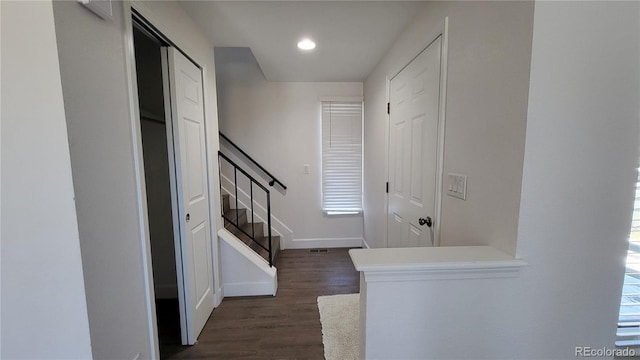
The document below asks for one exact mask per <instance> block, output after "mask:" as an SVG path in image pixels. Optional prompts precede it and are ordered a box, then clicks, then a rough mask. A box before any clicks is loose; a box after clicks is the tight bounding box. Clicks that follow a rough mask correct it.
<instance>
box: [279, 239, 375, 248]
mask: <svg viewBox="0 0 640 360" xmlns="http://www.w3.org/2000/svg"><path fill="white" fill-rule="evenodd" d="M363 240H364V239H363V238H361V237H359V238H320V239H293V240H292V241H291V244H287V249H315V248H345V247H348V248H351V247H361V246H362V241H363Z"/></svg>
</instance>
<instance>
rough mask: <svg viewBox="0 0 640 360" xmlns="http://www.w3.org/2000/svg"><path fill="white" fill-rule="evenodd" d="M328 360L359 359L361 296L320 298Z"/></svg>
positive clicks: (348, 295) (319, 307)
mask: <svg viewBox="0 0 640 360" xmlns="http://www.w3.org/2000/svg"><path fill="white" fill-rule="evenodd" d="M318 309H319V310H320V323H321V324H322V344H323V345H324V358H325V359H327V360H356V359H358V338H359V336H360V335H359V324H360V294H346V295H331V296H318Z"/></svg>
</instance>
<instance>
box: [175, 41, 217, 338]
mask: <svg viewBox="0 0 640 360" xmlns="http://www.w3.org/2000/svg"><path fill="white" fill-rule="evenodd" d="M163 60H164V61H163V62H164V64H166V66H167V67H168V70H169V71H168V82H166V83H167V84H168V87H169V91H168V93H169V94H170V99H169V100H170V101H169V104H170V107H171V118H172V121H171V124H172V126H171V134H170V135H171V138H172V139H173V148H174V150H175V151H174V153H175V156H174V158H173V164H174V168H175V176H174V178H173V180H174V181H175V184H176V186H175V188H176V189H177V194H176V195H177V203H178V209H177V210H178V214H177V216H174V217H175V218H176V219H177V221H174V222H175V223H176V225H177V228H178V229H179V230H178V231H179V234H178V236H177V237H176V239H177V241H176V264H177V266H176V267H177V270H178V276H177V278H178V300H179V303H180V328H181V333H182V343H183V344H185V345H192V344H195V342H196V340H197V338H198V335H199V334H200V332H201V331H202V328H203V327H204V324H205V323H206V322H207V319H208V318H209V316H210V315H211V312H212V311H213V307H214V299H213V268H212V253H211V233H210V229H211V226H210V225H211V224H210V216H209V215H210V214H209V199H208V189H207V183H208V180H207V167H206V147H205V126H204V102H203V89H202V71H201V70H200V68H198V67H197V66H196V65H195V64H193V63H192V62H191V61H189V59H187V58H186V57H185V56H184V55H182V54H181V53H180V52H179V51H177V50H176V49H174V48H171V47H169V48H167V53H166V54H164V56H163Z"/></svg>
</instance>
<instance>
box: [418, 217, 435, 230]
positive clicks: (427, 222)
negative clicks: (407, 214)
mask: <svg viewBox="0 0 640 360" xmlns="http://www.w3.org/2000/svg"><path fill="white" fill-rule="evenodd" d="M418 224H420V225H421V226H424V225H427V226H428V227H431V225H433V221H432V220H431V216H427V218H426V219H425V218H420V219H418Z"/></svg>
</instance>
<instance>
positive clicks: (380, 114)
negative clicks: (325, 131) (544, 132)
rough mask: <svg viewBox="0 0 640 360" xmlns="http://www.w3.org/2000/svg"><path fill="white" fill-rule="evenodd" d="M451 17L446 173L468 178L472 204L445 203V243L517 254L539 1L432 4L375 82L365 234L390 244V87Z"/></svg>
mask: <svg viewBox="0 0 640 360" xmlns="http://www.w3.org/2000/svg"><path fill="white" fill-rule="evenodd" d="M445 16H448V17H449V58H448V83H447V98H446V101H447V105H446V125H445V139H444V144H445V145H444V147H445V149H444V173H445V174H446V173H447V172H453V173H458V174H464V175H467V176H468V180H467V200H466V201H462V200H460V199H456V198H453V197H450V196H447V195H446V194H445V195H443V199H442V215H441V222H442V223H441V228H442V229H441V244H442V245H445V246H446V245H493V246H495V247H497V248H499V249H501V250H503V251H505V252H508V253H511V254H513V253H515V246H516V245H515V244H516V233H517V224H518V208H519V203H520V184H521V175H522V159H523V151H524V134H525V126H526V111H527V93H528V83H527V81H528V79H529V61H530V55H531V29H532V19H533V3H532V2H523V1H514V2H487V1H481V2H480V1H479V2H464V1H451V2H427V3H426V4H425V6H424V8H423V9H422V10H421V11H420V12H419V13H418V14H416V17H415V18H414V20H413V22H412V23H410V24H409V26H408V27H407V29H406V30H405V31H404V32H403V33H402V34H401V35H400V37H399V38H398V39H397V40H396V42H395V43H394V45H393V47H392V48H391V49H390V50H389V52H388V53H387V54H386V55H385V57H384V58H383V59H382V60H381V61H380V63H379V64H378V65H377V66H376V68H375V70H374V71H373V72H372V73H371V75H370V76H369V77H368V78H367V80H366V82H365V86H364V96H365V129H364V136H365V140H364V153H365V165H364V166H365V169H364V179H365V191H364V194H365V196H364V200H365V212H364V215H365V221H364V222H365V230H364V235H365V236H364V237H365V240H366V241H367V243H368V244H369V245H370V246H371V247H386V222H387V221H386V207H385V198H386V193H385V181H386V179H387V173H386V169H385V163H386V159H387V152H386V149H385V142H386V141H387V135H386V131H387V122H388V121H387V114H386V102H387V88H386V78H387V77H388V78H391V77H393V76H394V75H395V73H396V72H397V71H399V70H400V69H401V67H402V66H404V65H406V64H407V63H408V62H409V61H411V59H412V58H413V57H414V56H416V55H417V54H418V53H419V52H420V51H421V50H422V49H424V48H425V47H426V45H427V44H428V41H429V40H430V38H431V37H432V35H433V34H435V32H436V31H438V30H439V28H440V26H441V25H440V24H441V23H442V22H443V21H444V18H445Z"/></svg>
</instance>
